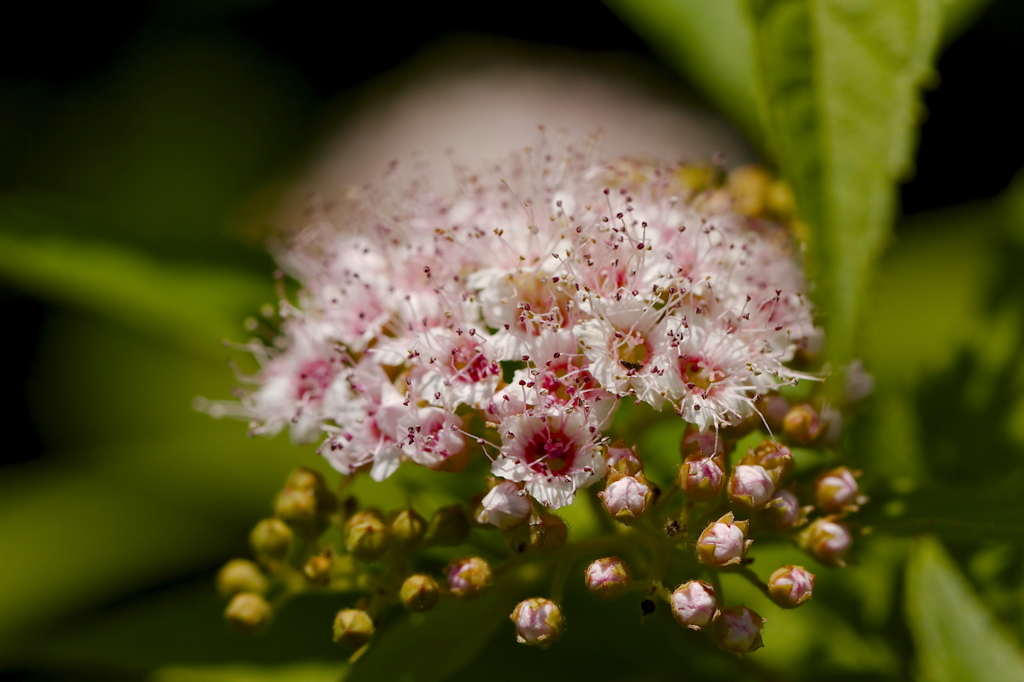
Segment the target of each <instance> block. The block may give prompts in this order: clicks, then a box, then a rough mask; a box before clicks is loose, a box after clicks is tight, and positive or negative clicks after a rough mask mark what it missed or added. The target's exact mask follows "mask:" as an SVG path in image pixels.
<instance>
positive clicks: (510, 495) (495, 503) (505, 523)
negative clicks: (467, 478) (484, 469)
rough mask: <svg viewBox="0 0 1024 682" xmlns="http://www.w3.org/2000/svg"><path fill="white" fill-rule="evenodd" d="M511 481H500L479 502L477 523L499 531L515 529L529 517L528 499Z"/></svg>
mask: <svg viewBox="0 0 1024 682" xmlns="http://www.w3.org/2000/svg"><path fill="white" fill-rule="evenodd" d="M522 492H523V491H522V490H521V489H520V488H519V486H518V485H516V484H515V483H513V482H512V481H502V482H501V483H499V484H498V485H496V486H494V487H493V488H491V489H490V491H489V492H488V493H487V494H486V495H485V496H484V498H483V499H482V500H481V501H480V510H479V512H478V513H477V515H476V520H477V523H489V524H491V525H494V526H497V527H498V528H500V529H501V530H508V529H509V528H515V527H516V526H518V525H519V524H521V523H522V522H523V521H525V520H526V518H527V517H528V516H529V515H530V511H531V509H532V508H533V505H531V504H530V498H529V497H527V496H526V495H523V494H522Z"/></svg>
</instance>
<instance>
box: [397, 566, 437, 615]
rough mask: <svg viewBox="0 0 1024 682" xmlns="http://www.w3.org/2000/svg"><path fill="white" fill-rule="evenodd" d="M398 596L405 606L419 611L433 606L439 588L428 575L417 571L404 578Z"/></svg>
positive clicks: (427, 609)
mask: <svg viewBox="0 0 1024 682" xmlns="http://www.w3.org/2000/svg"><path fill="white" fill-rule="evenodd" d="M398 596H399V598H400V599H401V600H402V604H403V605H404V606H405V608H407V609H409V610H410V611H414V612H416V613H421V612H423V611H429V610H430V609H432V608H434V604H436V603H437V599H438V597H440V596H441V588H440V587H439V586H438V584H437V581H436V580H434V579H433V578H431V577H430V576H429V575H426V574H425V573H417V574H416V575H410V576H409V577H408V578H406V579H405V582H403V583H402V589H401V590H399V592H398Z"/></svg>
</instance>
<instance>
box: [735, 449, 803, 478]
mask: <svg viewBox="0 0 1024 682" xmlns="http://www.w3.org/2000/svg"><path fill="white" fill-rule="evenodd" d="M743 459H744V461H743V462H741V464H757V465H759V466H762V467H764V470H765V471H767V472H768V475H769V476H771V477H772V480H773V481H774V482H775V485H776V486H778V484H779V483H780V482H781V481H782V479H783V478H785V476H786V474H787V473H789V470H790V469H792V468H793V453H792V452H791V451H790V449H789V448H787V447H786V446H785V445H779V444H778V443H776V442H775V441H774V440H770V439H769V440H765V441H761V443H760V444H758V446H757V447H755V448H753V449H752V450H751V451H750V455H749V456H747V457H744V458H743Z"/></svg>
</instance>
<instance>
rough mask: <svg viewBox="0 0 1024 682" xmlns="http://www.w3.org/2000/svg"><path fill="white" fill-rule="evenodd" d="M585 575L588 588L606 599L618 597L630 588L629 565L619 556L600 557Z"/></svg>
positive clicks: (588, 568)
mask: <svg viewBox="0 0 1024 682" xmlns="http://www.w3.org/2000/svg"><path fill="white" fill-rule="evenodd" d="M583 576H584V578H585V580H586V584H587V589H588V590H590V591H591V592H592V593H593V594H595V595H597V596H598V597H600V598H601V599H604V600H605V601H611V600H612V599H618V598H619V597H621V596H622V595H624V594H625V593H626V590H628V589H629V567H628V566H626V562H624V561H623V560H622V559H620V558H619V557H617V556H610V557H605V558H604V559H598V560H597V561H595V562H593V563H592V564H590V565H589V566H587V570H586V571H584V573H583Z"/></svg>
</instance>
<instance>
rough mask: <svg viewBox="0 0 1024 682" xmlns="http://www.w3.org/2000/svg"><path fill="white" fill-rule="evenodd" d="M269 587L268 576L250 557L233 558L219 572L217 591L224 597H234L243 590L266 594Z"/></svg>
mask: <svg viewBox="0 0 1024 682" xmlns="http://www.w3.org/2000/svg"><path fill="white" fill-rule="evenodd" d="M267 587H268V583H267V576H265V575H263V571H261V570H260V567H259V566H257V565H256V564H254V563H253V562H251V561H249V560H248V559H232V560H231V561H229V562H227V563H226V564H224V567H223V568H221V569H220V571H219V572H218V573H217V592H219V593H220V596H222V597H233V596H235V595H236V594H239V593H241V592H253V593H255V594H265V593H266V591H267Z"/></svg>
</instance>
